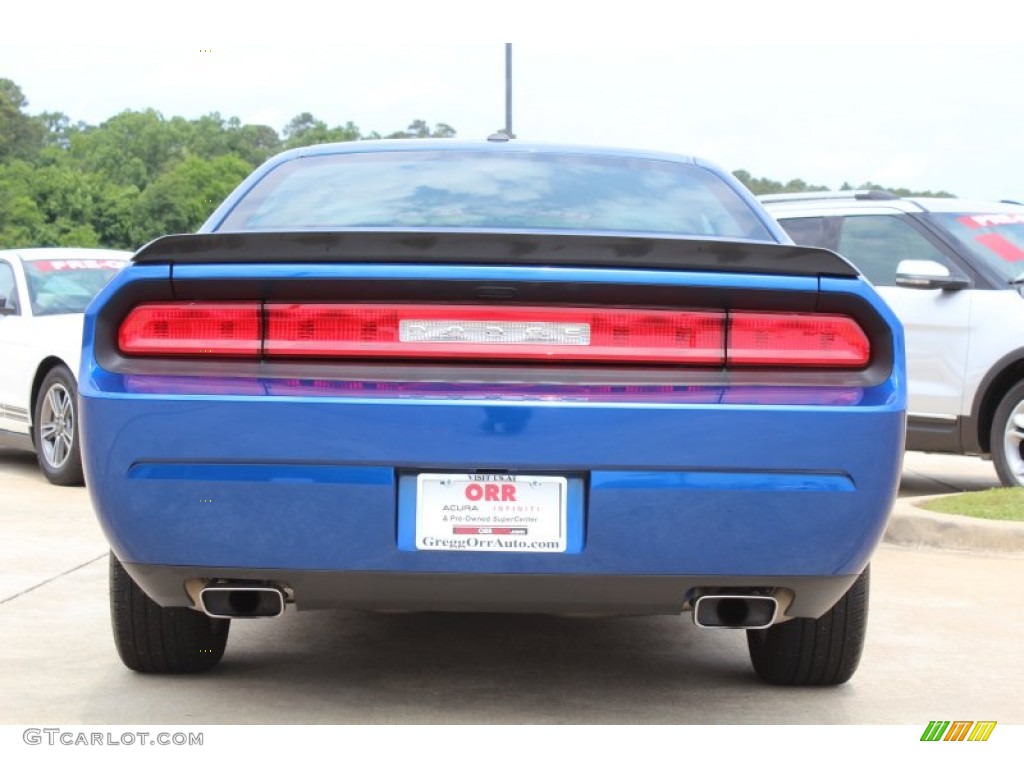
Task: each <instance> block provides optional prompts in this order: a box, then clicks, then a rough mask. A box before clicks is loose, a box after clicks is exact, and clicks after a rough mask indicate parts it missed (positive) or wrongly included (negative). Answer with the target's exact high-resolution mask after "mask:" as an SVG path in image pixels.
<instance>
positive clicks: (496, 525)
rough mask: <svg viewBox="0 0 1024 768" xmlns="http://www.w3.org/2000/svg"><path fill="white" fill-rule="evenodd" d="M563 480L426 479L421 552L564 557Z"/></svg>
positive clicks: (419, 519) (421, 478) (420, 499)
mask: <svg viewBox="0 0 1024 768" xmlns="http://www.w3.org/2000/svg"><path fill="white" fill-rule="evenodd" d="M566 488H567V481H566V479H565V478H564V477H550V476H543V475H505V474H421V475H418V476H417V478H416V548H417V549H441V550H463V551H468V552H565V544H566V520H565V513H566Z"/></svg>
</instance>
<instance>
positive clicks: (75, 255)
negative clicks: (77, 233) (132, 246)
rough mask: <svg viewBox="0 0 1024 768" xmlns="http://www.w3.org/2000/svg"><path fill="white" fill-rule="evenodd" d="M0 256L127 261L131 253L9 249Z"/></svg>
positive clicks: (93, 249)
mask: <svg viewBox="0 0 1024 768" xmlns="http://www.w3.org/2000/svg"><path fill="white" fill-rule="evenodd" d="M0 256H13V257H15V258H18V259H21V260H22V261H45V260H47V259H104V260H108V259H117V260H119V261H128V260H129V259H130V258H131V257H132V252H131V251H117V250H113V249H111V248H9V249H7V250H2V251H0Z"/></svg>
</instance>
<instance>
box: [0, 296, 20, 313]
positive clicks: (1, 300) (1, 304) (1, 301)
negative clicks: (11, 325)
mask: <svg viewBox="0 0 1024 768" xmlns="http://www.w3.org/2000/svg"><path fill="white" fill-rule="evenodd" d="M16 314H18V308H17V307H13V306H11V305H9V304H8V303H7V297H6V296H4V295H3V294H2V293H0V317H2V316H3V315H16Z"/></svg>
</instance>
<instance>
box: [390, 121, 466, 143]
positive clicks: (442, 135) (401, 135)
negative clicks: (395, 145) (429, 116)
mask: <svg viewBox="0 0 1024 768" xmlns="http://www.w3.org/2000/svg"><path fill="white" fill-rule="evenodd" d="M454 136H455V129H454V128H452V127H451V126H450V125H448V123H435V124H434V128H433V130H431V128H430V126H429V125H427V122H426V120H413V121H412V122H411V123H409V127H408V128H406V129H405V130H404V131H395V132H394V133H391V134H388V138H389V139H450V138H452V137H454Z"/></svg>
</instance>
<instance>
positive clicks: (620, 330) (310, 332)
mask: <svg viewBox="0 0 1024 768" xmlns="http://www.w3.org/2000/svg"><path fill="white" fill-rule="evenodd" d="M118 346H119V348H120V350H121V353H122V354H125V355H133V356H153V355H156V356H180V357H249V358H346V359H380V358H393V359H402V358H406V359H435V360H437V359H445V360H465V359H475V360H481V359H483V360H532V361H538V362H574V361H575V362H610V363H648V364H676V365H679V364H682V365H698V366H716V367H721V366H727V367H744V366H749V367H763V366H769V367H808V366H811V367H826V368H835V367H839V368H862V367H864V366H866V365H867V364H868V362H869V360H870V357H871V345H870V343H869V341H868V339H867V336H866V335H865V334H864V331H863V330H862V329H861V327H860V326H859V325H858V324H857V322H856V321H855V320H854V319H853V318H851V317H847V316H845V315H832V314H815V313H785V312H746V311H742V312H740V311H737V312H727V311H725V310H714V309H710V310H705V309H701V310H669V309H640V308H623V309H613V308H592V307H532V306H520V307H516V306H499V307H496V306H490V305H452V306H445V305H435V304H420V305H417V304H355V303H346V304H329V303H259V302H158V303H147V304H140V305H139V306H137V307H135V308H134V309H133V310H132V311H131V312H130V313H129V314H128V316H127V317H126V318H125V320H124V322H123V323H122V324H121V327H120V330H119V333H118Z"/></svg>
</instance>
